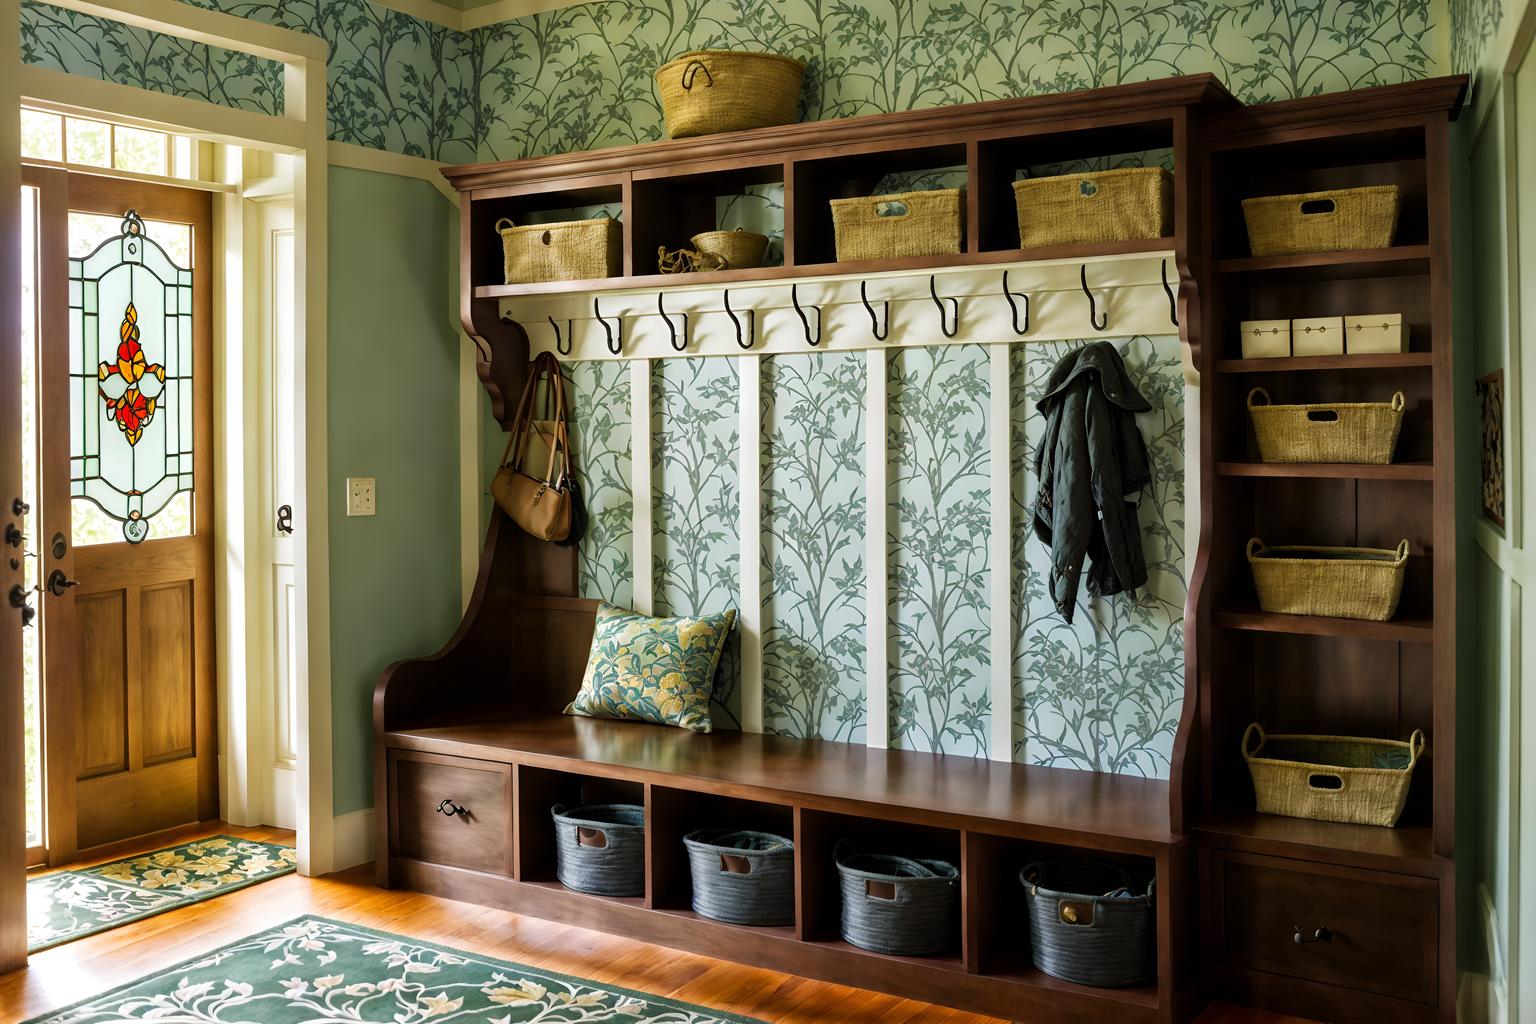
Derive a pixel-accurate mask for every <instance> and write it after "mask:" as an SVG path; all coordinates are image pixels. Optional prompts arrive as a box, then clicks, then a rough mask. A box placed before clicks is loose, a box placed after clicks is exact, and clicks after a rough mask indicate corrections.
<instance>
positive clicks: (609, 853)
mask: <svg viewBox="0 0 1536 1024" xmlns="http://www.w3.org/2000/svg"><path fill="white" fill-rule="evenodd" d="M550 814H551V816H552V817H553V818H554V819H555V877H556V878H558V879H560V884H561V885H564V886H565V887H566V888H567V889H575V890H576V891H577V892H590V893H596V894H597V895H599V896H640V895H643V894H644V893H645V808H644V807H641V806H639V805H638V804H588V805H586V806H585V807H575V808H572V809H570V810H566V809H565V808H564V807H562V806H559V805H556V806H555V807H553V808H551V809H550Z"/></svg>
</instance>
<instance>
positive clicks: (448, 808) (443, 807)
mask: <svg viewBox="0 0 1536 1024" xmlns="http://www.w3.org/2000/svg"><path fill="white" fill-rule="evenodd" d="M437 813H438V814H443V815H447V816H448V817H450V818H451V817H453V816H454V815H455V814H457V815H461V816H462V817H463V818H464V820H465V821H468V820H469V808H468V807H465V806H464V805H463V804H456V803H454V802H453V800H452V799H451V798H448V797H445V798H444V799H443V801H442V802H441V803H439V804H438V805H437Z"/></svg>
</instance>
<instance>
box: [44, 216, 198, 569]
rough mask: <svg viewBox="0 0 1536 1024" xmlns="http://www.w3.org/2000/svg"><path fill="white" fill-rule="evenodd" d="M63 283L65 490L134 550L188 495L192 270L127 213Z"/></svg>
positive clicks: (77, 261) (72, 266)
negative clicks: (155, 521)
mask: <svg viewBox="0 0 1536 1024" xmlns="http://www.w3.org/2000/svg"><path fill="white" fill-rule="evenodd" d="M69 285H70V289H69V306H70V341H71V352H70V381H71V385H72V388H71V391H72V394H71V401H70V413H71V422H70V435H71V437H70V477H71V491H72V493H73V496H74V497H76V498H83V499H85V500H87V501H90V502H91V503H93V504H95V505H96V506H97V507H99V508H100V509H101V510H102V511H103V512H105V513H106V514H107V515H108V516H110V517H112V518H113V519H116V520H117V521H118V522H120V523H122V526H123V536H124V538H125V539H127V540H128V541H130V542H132V543H135V544H137V543H139V542H140V541H142V540H144V539H145V538H146V537H148V536H149V530H150V520H151V519H152V518H153V517H154V516H155V515H156V514H157V513H159V512H160V511H161V510H162V509H164V508H165V506H166V505H167V504H168V503H169V502H170V500H171V499H172V498H173V497H175V496H176V495H177V494H179V493H180V492H182V491H190V490H192V442H193V438H192V271H191V270H188V269H185V268H182V267H179V266H177V265H176V264H175V263H173V262H172V261H171V259H170V257H169V256H168V255H166V252H165V250H164V249H162V248H161V247H160V245H159V244H157V243H156V242H155V241H154V240H153V239H151V238H150V237H149V236H148V235H147V234H146V233H145V230H144V222H143V221H142V220H141V219H140V218H139V215H138V214H137V213H135V212H134V211H132V210H130V211H129V212H128V213H127V215H126V216H125V217H124V218H123V223H122V228H121V233H120V234H119V235H117V236H115V237H112V238H109V239H107V240H106V241H105V242H102V243H101V244H100V245H99V246H97V247H96V249H95V250H94V251H92V252H91V253H90V255H88V256H83V257H78V258H72V259H71V260H70V261H69ZM103 427H106V428H107V429H103Z"/></svg>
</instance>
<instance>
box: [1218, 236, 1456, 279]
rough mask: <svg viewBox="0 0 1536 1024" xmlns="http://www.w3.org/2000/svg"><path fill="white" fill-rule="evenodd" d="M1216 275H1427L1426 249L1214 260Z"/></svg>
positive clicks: (1405, 247) (1401, 247) (1411, 247)
mask: <svg viewBox="0 0 1536 1024" xmlns="http://www.w3.org/2000/svg"><path fill="white" fill-rule="evenodd" d="M1216 273H1218V274H1269V273H1275V274H1281V273H1283V274H1285V275H1286V276H1288V277H1294V278H1296V279H1299V280H1311V281H1326V280H1337V279H1340V278H1349V277H1383V276H1388V277H1390V276H1400V275H1402V276H1407V275H1414V274H1427V273H1429V246H1427V245H1394V246H1390V247H1388V248H1385V249H1346V250H1342V251H1339V252H1312V253H1303V254H1301V255H1296V256H1241V257H1237V258H1235V259H1226V260H1217V261H1216Z"/></svg>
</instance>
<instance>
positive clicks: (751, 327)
mask: <svg viewBox="0 0 1536 1024" xmlns="http://www.w3.org/2000/svg"><path fill="white" fill-rule="evenodd" d="M725 315H726V316H728V317H730V318H731V323H733V324H735V325H736V344H737V345H739V346H740V347H741V348H743V349H749V348H751V347H752V346H753V345H756V344H757V310H755V309H749V310H747V338H746V340H745V341H743V340H742V338H741V320H740V318H738V317H737V316H736V313H735V312H734V311H733V310H732V309H731V290H730V289H729V288H727V289H726V290H725Z"/></svg>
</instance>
